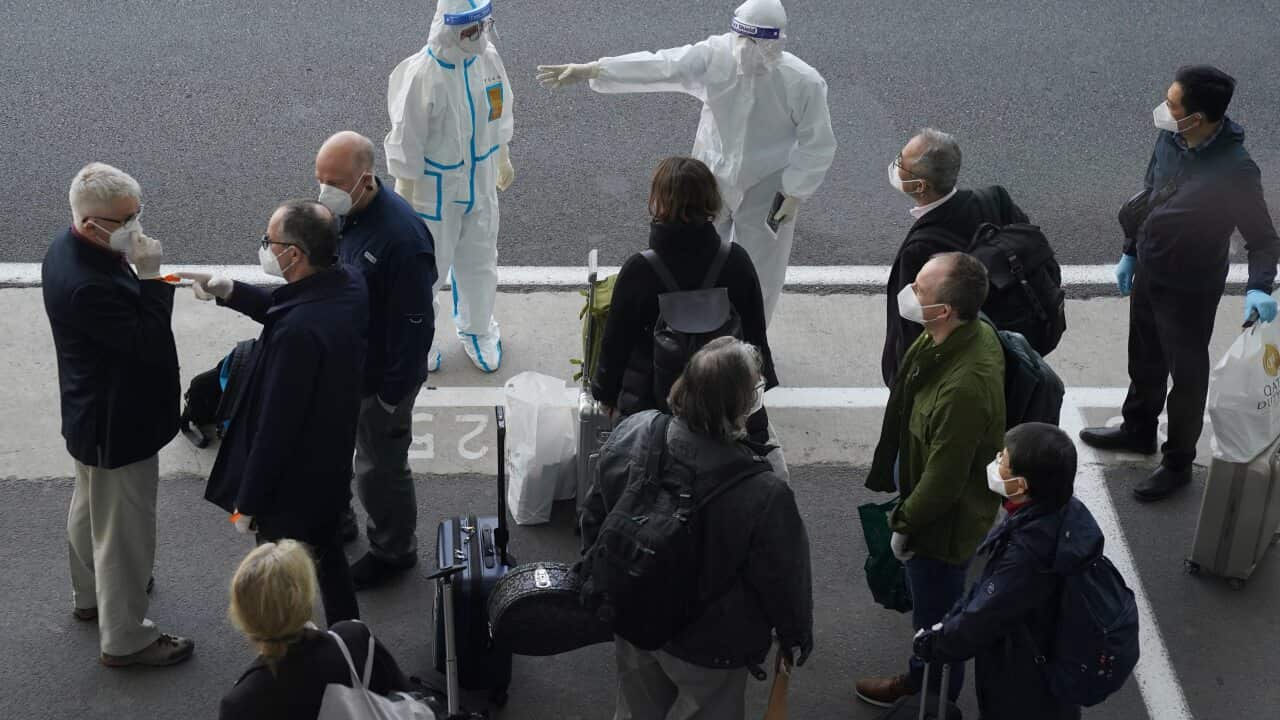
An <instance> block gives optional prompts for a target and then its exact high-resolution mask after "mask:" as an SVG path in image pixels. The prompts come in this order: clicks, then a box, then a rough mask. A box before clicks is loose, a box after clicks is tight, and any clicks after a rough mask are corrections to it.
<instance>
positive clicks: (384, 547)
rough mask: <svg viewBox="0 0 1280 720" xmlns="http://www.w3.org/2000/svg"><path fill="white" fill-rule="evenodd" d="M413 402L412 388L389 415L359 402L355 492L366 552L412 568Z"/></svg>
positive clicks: (371, 402) (368, 401)
mask: <svg viewBox="0 0 1280 720" xmlns="http://www.w3.org/2000/svg"><path fill="white" fill-rule="evenodd" d="M417 399H418V388H414V390H413V392H411V393H409V395H408V397H406V398H404V399H403V400H401V401H400V404H399V405H397V406H396V409H395V412H391V413H388V412H387V411H386V410H384V409H382V405H380V404H379V403H378V398H377V397H376V396H374V395H370V396H369V397H366V398H364V400H362V401H361V402H360V423H359V426H358V427H357V429H356V458H355V476H356V494H357V495H359V496H360V504H361V505H364V509H365V512H367V513H368V514H369V522H368V525H367V528H366V529H367V531H368V534H369V552H370V553H371V554H372V555H373V556H374V557H376V558H378V559H379V560H382V561H384V562H386V563H389V564H391V565H409V564H412V563H414V562H416V561H417V555H418V535H417V530H418V499H417V495H416V493H415V492H414V487H413V473H411V472H410V471H409V445H410V443H411V442H412V441H413V433H412V428H413V405H414V402H415V401H416V400H417ZM348 512H350V511H349V510H348ZM352 521H353V522H354V516H352Z"/></svg>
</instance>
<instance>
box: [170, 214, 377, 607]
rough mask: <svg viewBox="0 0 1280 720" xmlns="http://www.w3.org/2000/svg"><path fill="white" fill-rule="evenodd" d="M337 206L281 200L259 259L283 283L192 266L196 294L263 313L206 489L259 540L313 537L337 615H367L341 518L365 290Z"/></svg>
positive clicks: (355, 412) (360, 367)
mask: <svg viewBox="0 0 1280 720" xmlns="http://www.w3.org/2000/svg"><path fill="white" fill-rule="evenodd" d="M337 249H338V233H337V230H336V225H335V223H334V221H333V215H332V214H331V213H330V212H329V211H328V210H327V209H325V207H324V206H323V205H320V204H319V203H316V202H312V201H294V202H290V203H286V204H284V205H282V206H280V207H279V208H278V209H277V210H276V211H275V213H274V214H273V215H272V216H271V221H270V223H269V224H268V226H267V234H266V235H265V236H263V239H262V247H261V250H260V251H259V259H260V261H261V263H262V266H263V270H264V271H266V272H267V273H268V274H272V275H278V276H280V277H283V278H284V279H285V281H286V283H287V284H286V285H284V286H282V287H279V288H276V289H275V290H266V289H263V288H259V287H255V286H253V285H247V284H244V283H239V282H235V283H233V282H231V281H230V280H227V279H225V278H219V277H213V278H211V277H209V276H207V275H203V276H191V277H192V279H193V280H194V281H195V283H194V288H195V291H196V294H197V296H198V297H204V298H207V297H209V296H214V297H217V298H218V304H219V305H225V306H227V307H230V308H232V309H234V310H238V311H240V312H242V313H244V314H245V315H247V316H249V317H251V318H253V319H254V320H257V321H258V322H260V323H262V326H263V327H262V335H261V336H260V337H259V338H258V341H257V343H255V345H254V349H253V356H252V358H251V359H250V361H249V366H248V367H249V371H248V373H249V374H248V379H247V380H246V381H245V384H244V386H243V388H244V389H243V391H242V394H241V395H240V397H239V398H237V399H236V401H235V406H234V408H233V410H232V416H231V420H230V426H229V428H228V430H227V434H226V437H225V439H224V440H223V443H222V448H221V449H220V450H219V452H218V459H217V461H216V462H215V463H214V466H213V472H212V473H211V474H210V475H209V485H208V488H207V489H206V492H205V498H206V499H208V500H209V501H211V502H213V503H215V504H217V505H219V506H220V507H222V508H224V509H225V510H227V511H229V512H232V513H233V515H232V519H233V520H234V521H236V527H237V529H239V530H240V531H241V532H249V531H250V530H253V529H256V530H257V533H258V541H259V542H274V541H276V540H279V539H282V538H292V539H295V540H300V541H302V542H305V543H307V544H309V545H310V546H311V549H312V552H313V553H314V555H315V560H316V566H317V571H318V574H319V579H320V593H321V598H322V600H323V601H324V614H325V617H326V619H327V620H328V622H329V624H331V625H332V624H333V623H336V622H338V621H340V620H351V619H355V618H358V617H359V616H360V610H359V607H358V605H357V604H356V596H355V588H354V587H352V584H351V574H350V570H349V568H348V566H347V558H346V555H345V554H344V553H343V551H342V540H341V538H340V536H339V526H340V523H341V520H342V513H343V511H344V510H345V509H346V507H347V504H348V503H349V502H350V501H351V457H352V453H353V451H354V450H355V440H356V420H357V418H358V416H359V413H360V384H359V378H360V377H361V375H362V373H363V371H364V356H365V344H366V336H367V333H368V327H369V297H368V289H367V288H366V286H365V283H364V278H363V276H361V274H360V273H359V272H358V271H354V270H351V269H347V268H344V267H341V266H339V265H338V263H337Z"/></svg>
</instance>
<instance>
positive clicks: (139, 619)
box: [41, 163, 195, 667]
mask: <svg viewBox="0 0 1280 720" xmlns="http://www.w3.org/2000/svg"><path fill="white" fill-rule="evenodd" d="M141 194H142V191H141V189H140V188H139V187H138V183H137V181H136V180H134V179H133V178H132V177H130V176H129V175H127V174H126V173H124V172H122V171H121V170H118V169H116V168H114V167H111V166H110V165H103V164H101V163H92V164H89V165H86V166H85V167H84V168H83V169H81V170H80V172H79V173H77V174H76V177H75V179H74V180H72V181H71V215H72V218H73V221H74V224H73V225H72V226H71V228H70V229H68V230H67V231H66V232H64V233H62V235H60V236H59V237H58V238H57V239H56V240H54V241H53V245H52V246H50V248H49V252H48V254H46V255H45V258H44V265H43V266H42V268H41V285H42V287H43V291H44V307H45V312H46V313H47V314H48V315H49V325H50V326H51V328H52V330H53V344H54V348H55V349H56V350H57V353H58V385H59V389H60V391H61V395H62V436H63V437H64V438H66V441H67V452H69V453H70V454H71V457H72V458H73V459H74V460H75V469H76V485H75V490H74V491H73V492H72V495H71V510H70V512H69V513H68V515H67V541H68V546H69V548H70V560H71V587H72V591H73V596H74V597H73V602H74V610H73V614H74V615H75V617H76V619H78V620H84V621H90V620H97V621H98V630H99V633H100V638H99V645H100V647H101V650H102V656H101V658H100V659H101V662H102V664H104V665H107V666H110V667H121V666H125V665H171V664H173V663H176V662H181V661H182V660H185V659H187V658H188V657H190V656H191V653H192V651H193V650H194V648H195V645H194V644H193V643H192V642H191V641H190V640H188V639H185V638H180V637H175V636H172V635H165V634H162V633H161V632H160V631H159V630H157V629H156V627H155V625H153V624H152V623H151V621H150V620H148V619H147V618H146V614H147V605H148V600H147V590H148V588H149V584H150V577H151V568H152V564H153V563H154V561H155V553H156V491H157V487H158V486H159V482H160V465H159V457H158V455H157V453H158V452H159V451H160V448H162V447H164V446H165V445H166V444H168V442H169V440H171V439H172V438H173V436H174V435H175V434H177V432H178V352H177V349H176V347H175V345H174V341H173V329H172V328H171V327H170V321H171V318H172V315H173V287H172V286H171V285H169V284H167V283H165V282H164V280H162V279H161V277H160V260H161V256H162V253H161V248H160V243H159V242H158V241H156V240H153V239H152V238H149V237H147V236H146V235H144V234H143V232H142V226H141V224H140V222H139V220H138V217H139V216H140V215H141V214H142V203H141V202H140V198H141ZM131 262H132V263H133V264H134V266H135V267H136V270H135V269H134V268H131V267H130V266H129V264H130V263H131Z"/></svg>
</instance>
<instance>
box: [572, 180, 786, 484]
mask: <svg viewBox="0 0 1280 720" xmlns="http://www.w3.org/2000/svg"><path fill="white" fill-rule="evenodd" d="M720 211H721V199H720V192H719V190H718V189H717V187H716V179H715V176H714V175H712V174H711V170H709V169H708V168H707V166H706V165H704V164H702V162H701V161H698V160H695V159H693V158H688V157H669V158H667V159H665V160H663V161H662V162H661V163H659V164H658V167H657V169H656V170H654V173H653V182H652V185H651V187H650V191H649V215H650V218H651V222H650V225H649V248H650V249H652V250H653V251H654V253H656V254H657V255H658V258H659V259H660V260H661V261H662V263H663V264H664V265H666V266H667V268H668V269H669V270H670V271H671V275H672V276H673V277H674V279H675V281H676V283H677V284H678V285H679V286H680V288H681V289H684V290H694V289H697V288H698V287H699V286H700V284H701V283H702V281H703V278H704V277H705V276H706V275H707V273H708V271H709V270H710V269H711V264H712V262H714V260H715V258H716V253H717V252H718V251H719V249H720V236H719V234H717V233H716V228H715V219H716V216H717V215H719V214H720ZM714 287H723V288H726V289H727V290H728V294H729V301H730V303H732V304H733V308H734V310H736V311H737V313H738V316H739V318H740V319H741V321H742V339H743V340H744V341H746V342H748V343H750V344H751V345H754V346H755V347H756V348H757V349H758V351H759V353H760V357H761V362H762V372H763V374H764V379H765V386H766V388H772V387H774V386H776V385H777V384H778V376H777V373H776V372H775V371H774V368H773V354H772V353H771V351H770V350H769V339H768V336H767V334H766V331H765V323H766V321H765V314H764V300H763V298H762V296H761V291H760V279H759V278H758V277H757V276H756V269H755V266H754V265H752V264H751V257H750V256H749V255H748V254H747V251H746V250H744V249H742V247H740V246H738V245H731V246H730V250H729V256H728V258H727V259H726V260H725V263H724V268H723V269H722V270H721V271H720V276H719V278H717V279H716V281H715V283H714ZM663 292H666V289H665V287H664V286H663V284H662V282H661V281H660V280H659V278H658V275H657V273H656V272H655V271H654V269H653V267H652V265H650V263H649V262H648V261H647V260H645V258H644V257H643V256H642V254H641V253H636V254H634V255H632V256H631V257H630V258H628V259H627V261H626V262H625V263H623V265H622V269H621V271H619V273H618V279H617V281H616V284H615V285H614V288H613V300H612V304H611V305H610V308H609V319H608V321H607V323H606V325H605V331H604V338H603V340H602V344H601V350H600V362H599V365H598V367H597V369H596V374H595V377H594V378H592V383H591V392H592V395H594V396H595V399H596V400H599V401H600V402H601V403H603V404H604V405H606V406H607V407H608V408H609V410H610V411H611V412H616V413H618V414H619V415H621V416H627V415H632V414H634V413H638V412H641V411H644V410H651V409H654V408H657V407H659V406H660V404H659V403H658V401H657V398H656V396H655V390H654V382H653V327H654V323H656V322H657V320H658V295H659V294H661V293H663ZM664 394H665V392H664ZM747 430H748V432H749V433H750V435H751V437H752V439H753V440H755V441H756V442H760V443H766V442H768V441H769V439H770V435H769V417H768V415H767V413H766V412H765V410H764V408H763V407H761V408H760V409H759V410H758V411H757V412H755V413H754V414H752V416H751V418H750V420H749V421H748V423H747ZM770 460H771V461H773V462H774V465H775V467H777V468H778V469H779V472H780V473H781V474H782V475H784V476H785V474H786V463H785V461H784V460H782V458H781V453H780V451H778V452H775V453H774V454H773V455H772V456H771V458H770Z"/></svg>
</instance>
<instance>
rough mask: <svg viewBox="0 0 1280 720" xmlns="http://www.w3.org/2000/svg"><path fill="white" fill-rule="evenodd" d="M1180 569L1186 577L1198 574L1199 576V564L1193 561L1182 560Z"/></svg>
mask: <svg viewBox="0 0 1280 720" xmlns="http://www.w3.org/2000/svg"><path fill="white" fill-rule="evenodd" d="M1182 569H1183V570H1184V571H1185V572H1186V573H1187V574H1188V575H1199V574H1200V563H1198V562H1196V561H1195V560H1183V561H1182Z"/></svg>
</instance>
